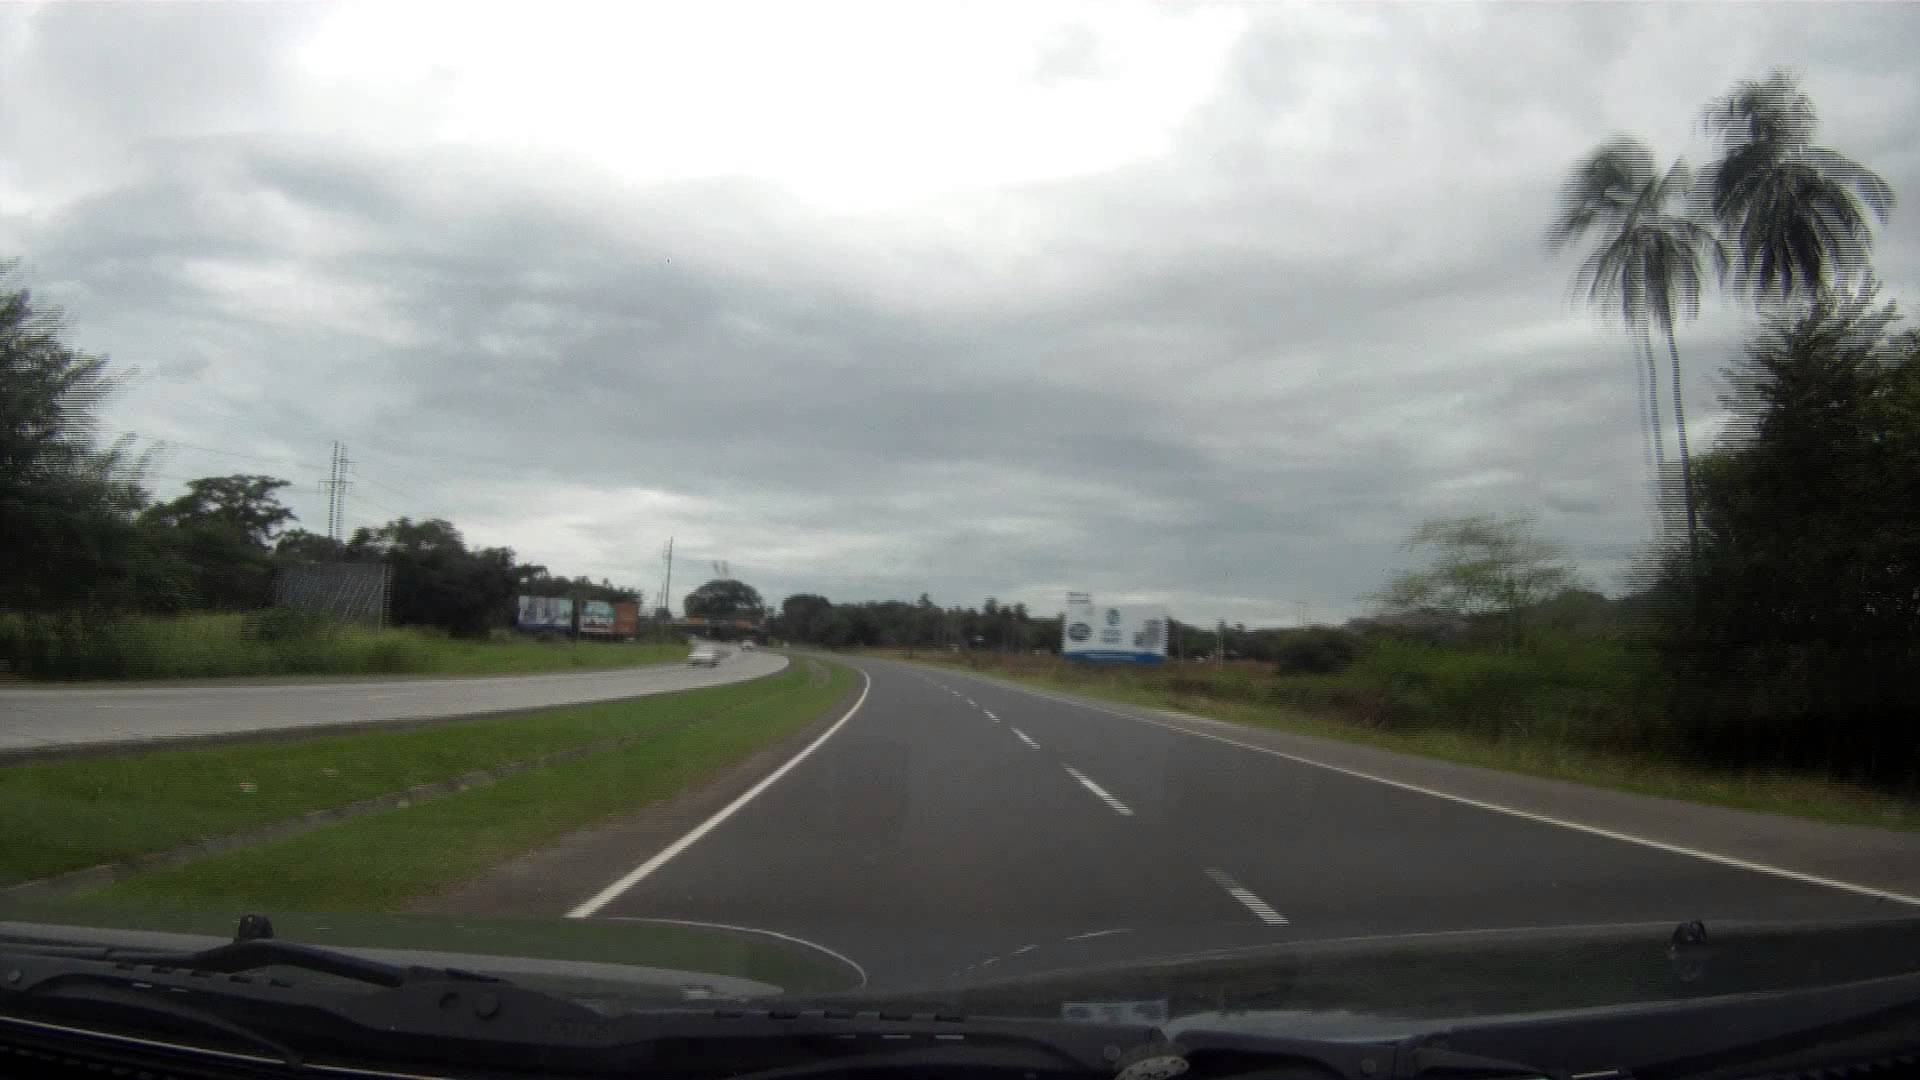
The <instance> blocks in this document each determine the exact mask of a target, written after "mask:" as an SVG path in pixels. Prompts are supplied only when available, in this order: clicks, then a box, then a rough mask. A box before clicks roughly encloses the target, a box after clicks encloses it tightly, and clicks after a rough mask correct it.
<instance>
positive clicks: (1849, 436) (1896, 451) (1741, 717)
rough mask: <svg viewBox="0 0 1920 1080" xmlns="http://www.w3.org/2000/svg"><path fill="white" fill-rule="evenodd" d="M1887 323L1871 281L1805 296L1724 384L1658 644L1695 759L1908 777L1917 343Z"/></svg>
mask: <svg viewBox="0 0 1920 1080" xmlns="http://www.w3.org/2000/svg"><path fill="white" fill-rule="evenodd" d="M1897 318H1898V314H1897V312H1896V311H1895V310H1894V308H1893V306H1892V305H1891V304H1883V303H1881V302H1880V301H1879V300H1878V291H1877V288H1876V287H1875V286H1874V285H1873V284H1872V282H1871V281H1869V282H1867V283H1866V284H1864V285H1862V286H1861V287H1859V288H1857V289H1855V290H1852V291H1833V290H1829V291H1825V292H1821V293H1816V294H1815V295H1814V296H1813V297H1812V298H1811V299H1810V302H1809V304H1808V307H1807V308H1806V310H1805V311H1804V312H1803V313H1801V314H1798V315H1789V314H1787V313H1778V314H1775V315H1774V316H1772V317H1770V318H1769V319H1768V320H1767V322H1766V324H1765V325H1764V327H1763V329H1762V330H1761V331H1760V332H1759V333H1757V334H1756V335H1755V336H1754V338H1753V339H1752V340H1751V341H1749V342H1748V345H1747V349H1746V355H1745V357H1744V358H1743V359H1742V360H1741V361H1740V362H1738V363H1736V364H1735V365H1734V366H1733V367H1732V368H1730V369H1729V371H1728V373H1727V374H1728V381H1729V383H1730V384H1731V386H1732V387H1733V390H1732V392H1731V393H1730V394H1729V395H1728V397H1727V402H1726V403H1727V405H1728V407H1729V408H1730V409H1731V410H1732V411H1733V412H1734V413H1735V414H1736V416H1737V417H1738V422H1736V424H1735V425H1733V427H1732V429H1731V432H1730V435H1729V436H1728V438H1727V439H1726V440H1725V441H1724V442H1723V444H1722V445H1721V446H1720V447H1719V448H1718V449H1717V450H1716V451H1715V452H1714V453H1713V454H1711V455H1709V456H1708V457H1707V458H1706V459H1704V460H1703V462H1702V468H1701V544H1702V550H1701V561H1700V566H1699V573H1698V589H1699V594H1700V596H1701V603H1700V605H1699V611H1698V613H1697V615H1694V616H1692V617H1690V618H1685V619H1674V620H1673V625H1671V626H1669V627H1668V628H1667V632H1666V633H1665V634H1664V635H1662V636H1661V638H1660V643H1661V647H1662V655H1663V656H1664V657H1665V659H1666V661H1667V663H1668V666H1669V671H1670V674H1671V675H1672V677H1673V681H1674V683H1675V685H1676V687H1677V690H1678V697H1677V701H1676V703H1675V707H1674V708H1673V709H1672V712H1673V713H1674V714H1675V715H1676V716H1677V717H1678V718H1680V719H1681V720H1682V721H1683V722H1684V724H1685V734H1686V737H1687V738H1688V739H1690V740H1691V741H1692V742H1694V744H1695V745H1696V748H1697V749H1699V750H1701V751H1703V752H1706V753H1710V754H1713V755H1715V756H1717V757H1720V758H1722V759H1724V760H1731V761H1735V762H1739V763H1744V764H1766V765H1789V766H1813V767H1818V768H1821V769H1824V770H1826V771H1829V772H1841V773H1852V774H1853V775H1855V776H1856V777H1858V778H1861V779H1867V780H1873V781H1879V782H1883V783H1894V784H1907V785H1910V784H1912V783H1914V782H1915V781H1916V780H1920V754H1916V751H1915V744H1914V741H1913V738H1912V728H1911V723H1912V718H1913V717H1914V716H1915V715H1917V714H1920V679H1916V677H1915V673H1916V672H1917V671H1920V521H1917V520H1916V519H1915V517H1914V513H1913V507H1914V506H1915V505H1920V337H1917V336H1916V335H1915V334H1914V333H1913V332H1911V331H1909V332H1906V333H1896V332H1895V331H1894V329H1893V328H1894V326H1895V322H1896V320H1897ZM1672 576H1673V575H1672V573H1671V571H1670V572H1669V578H1671V577H1672ZM1671 588H1672V587H1671V586H1669V590H1671Z"/></svg>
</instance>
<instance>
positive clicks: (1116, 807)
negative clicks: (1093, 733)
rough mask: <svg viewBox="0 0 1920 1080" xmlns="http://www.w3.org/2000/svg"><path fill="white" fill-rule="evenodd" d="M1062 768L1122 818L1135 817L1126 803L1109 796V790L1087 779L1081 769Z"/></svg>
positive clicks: (1067, 766)
mask: <svg viewBox="0 0 1920 1080" xmlns="http://www.w3.org/2000/svg"><path fill="white" fill-rule="evenodd" d="M1060 767H1061V768H1063V769H1065V770H1067V775H1068V776H1071V777H1073V778H1074V779H1075V780H1078V781H1080V786H1081V787H1083V788H1086V789H1087V790H1088V791H1091V792H1093V793H1094V795H1095V796H1097V797H1098V798H1099V800H1100V801H1101V802H1103V803H1106V804H1107V805H1108V806H1109V807H1112V808H1113V812H1114V813H1116V814H1119V815H1120V816H1121V817H1132V816H1133V811H1131V810H1129V809H1127V804H1126V803H1123V802H1121V801H1120V800H1119V799H1116V798H1114V797H1113V796H1112V795H1109V794H1107V789H1106V788H1103V787H1101V786H1100V785H1099V784H1096V783H1094V782H1093V781H1091V780H1089V779H1087V774H1085V773H1083V772H1081V771H1080V770H1079V769H1076V768H1074V767H1073V766H1071V765H1062V766H1060Z"/></svg>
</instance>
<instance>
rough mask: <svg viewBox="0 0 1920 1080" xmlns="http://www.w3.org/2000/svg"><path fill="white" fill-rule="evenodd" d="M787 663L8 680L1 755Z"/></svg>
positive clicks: (716, 680)
mask: <svg viewBox="0 0 1920 1080" xmlns="http://www.w3.org/2000/svg"><path fill="white" fill-rule="evenodd" d="M786 665H787V658H786V657H784V656H780V655H779V654H777V653H771V652H765V651H759V652H736V651H731V650H729V651H728V652H727V654H726V655H725V657H724V658H723V659H722V660H721V661H720V663H719V665H718V666H716V667H711V668H707V667H689V666H687V665H685V664H677V663H676V664H655V665H649V666H646V667H634V668H616V669H613V670H609V671H592V672H579V673H571V674H563V675H495V676H474V677H468V678H436V679H394V680H383V681H378V682H370V681H354V682H331V683H300V684H288V683H278V684H273V685H252V686H236V685H225V686H221V685H201V686H110V685H85V686H72V685H67V686H14V687H4V688H0V755H5V754H8V753H18V752H22V751H36V750H49V749H64V748H74V747H86V746H101V745H108V744H117V743H140V742H147V741H153V740H166V739H179V738H191V737H196V736H220V735H241V734H248V733H254V732H278V731H293V730H298V729H301V728H315V727H329V726H335V725H348V724H366V723H378V722H380V721H386V720H418V719H430V718H434V717H444V716H470V715H475V714H479V713H488V712H503V711H507V710H512V709H530V708H542V707H546V706H553V705H579V704H585V703H587V702H593V701H611V700H615V699H618V698H630V697H645V696H647V695H649V694H665V693H671V692H673V691H675V690H691V689H695V688H697V687H702V686H718V685H721V684H723V683H731V682H741V681H743V680H746V679H753V678H758V677H760V676H762V675H771V674H773V673H774V672H776V671H779V670H780V669H781V668H783V667H785V666H786Z"/></svg>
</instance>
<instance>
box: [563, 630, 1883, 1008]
mask: <svg viewBox="0 0 1920 1080" xmlns="http://www.w3.org/2000/svg"><path fill="white" fill-rule="evenodd" d="M858 666H860V667H861V668H862V669H863V670H865V671H867V672H868V673H869V674H870V676H871V678H872V684H871V687H870V691H869V697H868V699H867V701H866V703H865V705H864V707H863V709H862V710H861V712H860V713H859V714H858V715H856V716H855V717H854V718H852V719H851V720H850V721H849V722H848V723H847V724H846V725H845V727H844V729H843V730H842V731H840V732H839V733H838V734H837V735H836V736H835V737H834V738H833V739H831V740H829V741H827V742H826V743H823V744H822V745H821V746H820V747H819V749H818V751H817V752H816V753H815V754H814V755H813V756H811V757H810V758H809V759H807V760H806V761H805V762H802V763H801V764H800V765H799V766H798V767H796V768H795V769H794V770H793V771H792V772H791V773H790V774H789V775H788V776H787V777H785V778H784V779H783V780H782V781H781V782H780V783H779V784H777V785H774V786H773V787H771V788H769V789H768V790H767V791H766V792H765V793H764V794H763V795H762V796H761V797H760V798H758V799H757V800H756V801H754V802H752V803H750V804H748V805H747V806H745V807H744V808H743V809H742V810H741V811H740V812H739V813H738V814H736V815H735V816H734V817H732V818H731V819H729V820H728V821H727V822H725V823H723V824H722V825H720V826H719V827H716V828H715V829H713V830H712V832H711V833H710V834H709V835H707V836H705V837H704V838H703V839H702V840H701V842H700V843H698V844H696V845H694V846H692V847H690V848H689V849H687V850H686V851H684V852H683V853H681V854H680V855H679V856H678V857H676V858H675V859H673V860H672V861H670V862H668V863H666V864H665V865H663V866H661V867H660V868H659V869H658V870H657V871H656V872H655V873H654V874H653V876H651V877H649V878H648V879H647V880H645V881H643V882H642V883H640V884H639V885H638V886H636V887H635V888H634V889H632V890H631V891H629V892H627V893H624V894H622V895H621V896H619V897H618V898H616V899H614V900H613V901H612V902H611V903H609V904H608V905H607V906H606V907H605V908H604V909H603V911H602V912H601V914H602V915H605V916H609V917H624V918H636V917H638V918H646V917H656V918H680V919H694V920H705V921H712V922H723V923H728V924H733V925H745V926H756V927H763V928H766V929H769V930H773V931H776V932H781V933H785V934H790V935H794V936H798V937H802V938H806V939H808V940H812V941H815V942H818V943H820V944H822V945H823V946H825V947H829V948H831V949H834V950H836V951H838V952H841V953H844V954H846V955H848V956H850V957H852V958H854V959H855V960H857V961H858V962H859V963H860V964H861V965H863V966H864V967H865V968H866V969H867V970H868V972H869V975H870V976H871V977H872V978H873V979H874V981H875V982H876V983H881V984H889V983H893V984H898V983H913V982H921V983H924V982H940V981H943V980H947V979H951V978H954V977H973V976H979V975H983V974H999V973H1012V972H1016V971H1020V970H1035V969H1041V968H1048V967H1058V966H1063V965H1067V964H1072V963H1079V962H1099V961H1110V960H1113V959H1116V958H1139V957H1144V956H1164V955H1169V954H1172V953H1178V952H1184V951H1193V950H1197V949H1204V948H1213V947H1221V946H1230V945H1243V944H1254V943H1261V942H1275V941H1289V940H1303V939H1310V938H1332V937H1349V936H1355V935H1371V934H1391V933H1418V932H1438V931H1456V930H1471V929H1501V928H1509V927H1536V926H1564V925H1586V924H1600V923H1629V922H1631V923H1642V922H1644V923H1648V924H1655V925H1657V924H1663V923H1664V924H1671V923H1677V922H1679V921H1681V920H1683V919H1690V918H1705V919H1708V920H1709V921H1712V920H1719V919H1802V918H1806V919H1846V918H1863V917H1875V916H1883V915H1907V914H1911V913H1912V908H1910V907H1906V906H1904V905H1898V904H1891V903H1889V902H1887V901H1884V900H1876V899H1873V898H1870V897H1865V896H1861V895H1857V894H1853V893H1848V892H1844V891H1840V890H1836V889H1831V888H1825V887H1821V886H1818V885H1812V884H1808V883H1805V882H1800V881H1792V880H1786V879H1783V878H1780V877H1775V876H1769V875H1765V874H1760V873H1755V872H1752V871H1748V870H1742V869H1738V868H1734V867H1730V866H1726V865H1721V864H1717V863H1713V862H1708V861H1704V860H1701V859H1697V858H1690V857H1687V856H1684V855H1680V854H1675V853H1672V852H1668V851H1661V850H1656V849H1654V848H1650V847H1646V846H1641V845H1636V844H1632V843H1626V842H1622V841H1620V840H1616V839H1609V838H1606V837H1602V836H1596V835H1592V834H1590V833H1584V832H1578V831H1574V830H1570V829H1566V828H1561V827H1557V826H1554V825H1551V824H1547V823H1544V822H1541V821H1537V820H1529V819H1526V818H1523V817H1517V816H1513V815H1509V814H1501V813H1495V812H1491V811H1488V810H1486V809H1483V808H1477V807H1474V806H1470V805H1465V804H1463V803H1460V802H1452V801H1447V800H1443V799H1437V798H1433V797H1431V796H1426V795H1422V794H1419V793H1416V792H1412V791H1409V790H1406V789H1404V788H1401V787H1395V786H1391V785H1388V784H1382V783H1377V782H1372V781H1368V780H1365V779H1361V778H1357V777H1354V776H1351V775H1346V774H1343V773H1340V772H1336V771H1330V770H1327V769H1322V768H1316V767H1313V766H1311V765H1305V764H1301V763H1299V762H1295V761H1289V760H1287V759H1285V758H1281V757H1276V756H1273V755H1270V754H1264V753H1259V752H1255V751H1253V750H1249V749H1246V748H1243V747H1236V746H1233V745H1229V744H1227V743H1223V742H1220V741H1218V740H1214V739H1207V738H1201V737H1196V736H1193V735H1190V734H1184V733H1181V732H1177V731H1173V730H1169V729H1167V728H1164V727H1160V726H1157V725H1154V724H1150V723H1145V722H1142V721H1140V720H1137V719H1133V718H1129V717H1124V716H1118V715H1115V714H1114V711H1113V710H1111V709H1108V708H1106V707H1103V706H1099V705H1096V704H1091V703H1088V704H1073V703H1070V702H1063V701H1060V700H1054V699H1052V698H1050V697H1047V696H1042V695H1039V694H1035V693H1032V692H1028V691H1025V690H1021V689H1016V688H1011V687H1008V686H1005V685H1002V684H998V683H995V682H992V681H989V680H984V679H977V678H973V677H970V676H967V675H965V674H962V673H958V672H950V671H946V670H939V669H928V668H921V667H917V666H913V665H905V664H897V663H889V662H884V661H867V660H862V661H859V662H858ZM636 861H637V860H636ZM620 869H624V868H620ZM613 876H614V874H613V873H610V874H609V877H610V878H611V877H613Z"/></svg>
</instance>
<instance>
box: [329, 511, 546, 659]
mask: <svg viewBox="0 0 1920 1080" xmlns="http://www.w3.org/2000/svg"><path fill="white" fill-rule="evenodd" d="M347 556H348V557H349V558H353V559H369V560H378V561H382V562H385V563H387V564H388V565H389V566H391V567H393V603H392V608H393V621H394V622H395V623H398V624H401V625H417V626H437V627H440V628H442V629H444V630H446V631H447V632H448V633H451V634H457V635H461V636H464V637H479V636H483V635H485V634H486V633H487V632H488V631H490V630H492V629H493V628H495V627H497V626H502V625H505V623H506V622H507V619H508V617H509V616H510V614H511V612H512V603H513V596H514V587H515V583H516V580H517V575H516V572H515V566H514V562H513V552H512V551H510V550H508V549H506V548H481V549H479V550H477V551H470V550H468V549H467V545H466V541H465V540H464V539H463V538H462V537H461V535H460V530H458V529H456V528H454V527H453V524H452V523H451V522H448V521H445V520H442V519H439V518H432V519H429V520H426V521H418V522H416V521H414V520H412V519H411V518H404V517H403V518H400V519H398V520H395V521H390V522H388V523H387V524H385V525H382V526H381V527H380V528H378V529H366V528H362V529H359V530H357V531H355V532H354V534H353V539H352V540H351V541H349V542H348V544H347Z"/></svg>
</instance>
